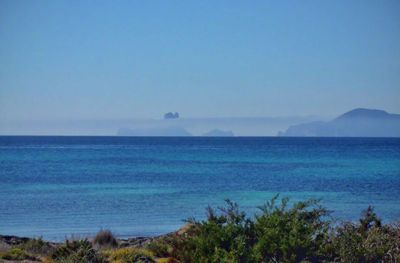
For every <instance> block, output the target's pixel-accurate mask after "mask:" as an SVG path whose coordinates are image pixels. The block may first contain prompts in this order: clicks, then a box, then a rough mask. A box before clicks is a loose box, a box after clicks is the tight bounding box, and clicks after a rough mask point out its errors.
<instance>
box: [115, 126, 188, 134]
mask: <svg viewBox="0 0 400 263" xmlns="http://www.w3.org/2000/svg"><path fill="white" fill-rule="evenodd" d="M117 135H118V136H192V134H190V133H189V132H188V131H187V130H185V129H184V128H181V127H154V128H138V129H129V128H121V129H119V130H118V132H117Z"/></svg>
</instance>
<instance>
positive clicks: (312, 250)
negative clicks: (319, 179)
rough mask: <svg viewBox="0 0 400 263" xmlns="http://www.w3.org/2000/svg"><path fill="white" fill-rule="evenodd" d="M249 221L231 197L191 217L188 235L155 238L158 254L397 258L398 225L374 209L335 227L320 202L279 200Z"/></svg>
mask: <svg viewBox="0 0 400 263" xmlns="http://www.w3.org/2000/svg"><path fill="white" fill-rule="evenodd" d="M277 200H278V197H277V196H276V197H274V198H273V199H272V200H271V201H269V202H267V203H266V204H265V205H264V206H262V207H260V213H259V214H258V215H256V216H255V218H253V219H251V218H248V217H247V216H246V214H245V213H244V212H242V211H240V210H239V207H238V205H237V204H235V203H233V202H231V201H229V200H227V201H226V207H223V208H219V209H217V210H215V209H213V208H210V207H208V208H207V219H206V220H204V221H197V220H195V219H190V220H188V221H189V223H190V224H189V226H188V227H187V229H186V231H185V232H184V233H180V234H179V233H177V234H175V235H171V236H168V237H165V238H163V239H161V240H158V241H156V242H153V243H152V244H150V245H149V247H148V248H149V249H151V250H152V251H154V253H155V254H156V255H157V256H162V257H167V256H169V257H171V258H175V259H176V260H178V261H179V262H195V263H196V262H206V263H207V262H215V263H216V262H229V263H233V262H240V263H242V262H243V263H246V262H399V260H400V228H399V226H394V225H382V223H381V220H380V219H379V218H378V216H377V215H376V214H375V212H374V210H373V208H372V207H369V208H368V209H367V210H366V211H364V213H363V217H362V218H361V219H360V222H359V223H345V224H343V225H340V226H332V225H331V221H329V218H330V217H329V212H328V211H327V210H326V209H325V208H323V207H322V206H321V205H320V204H319V200H313V199H312V200H308V201H305V202H297V203H294V204H293V205H292V206H289V202H288V199H285V198H284V199H282V200H281V202H280V203H278V202H277Z"/></svg>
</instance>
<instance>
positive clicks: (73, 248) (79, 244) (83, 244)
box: [51, 239, 104, 263]
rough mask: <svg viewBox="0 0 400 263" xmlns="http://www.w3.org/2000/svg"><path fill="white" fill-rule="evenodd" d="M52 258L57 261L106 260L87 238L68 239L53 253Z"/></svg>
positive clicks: (96, 262)
mask: <svg viewBox="0 0 400 263" xmlns="http://www.w3.org/2000/svg"><path fill="white" fill-rule="evenodd" d="M51 257H52V259H53V260H54V261H55V262H62V263H69V262H71V263H77V262H85V263H102V262H104V260H103V259H102V257H101V256H100V255H99V254H98V253H97V251H96V250H95V249H94V248H93V247H92V244H91V243H90V242H89V241H88V240H87V239H85V240H73V241H69V240H67V241H66V243H65V244H64V245H62V246H60V247H58V248H57V249H56V250H55V251H54V252H53V254H52V256H51Z"/></svg>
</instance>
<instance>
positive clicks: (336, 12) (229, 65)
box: [0, 0, 400, 121]
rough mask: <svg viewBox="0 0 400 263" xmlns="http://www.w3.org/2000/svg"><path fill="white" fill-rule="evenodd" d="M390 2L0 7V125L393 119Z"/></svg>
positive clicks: (398, 13) (7, 3) (394, 54)
mask: <svg viewBox="0 0 400 263" xmlns="http://www.w3.org/2000/svg"><path fill="white" fill-rule="evenodd" d="M399 102H400V1H398V0H393V1H387V0H381V1H368V0H363V1H349V0H345V1H342V0H337V1H319V0H318V1H317V0H315V1H308V0H305V1H296V0H293V1H285V0H283V1H282V0H279V1H173V0H171V1H155V0H154V1H122V0H118V1H100V0H98V1H85V0H82V1H76V0H72V1H71V0H68V1H61V0H57V1H53V0H49V1H43V0H38V1H20V0H0V119H3V120H29V121H31V120H60V119H62V120H77V119H120V118H162V116H163V114H164V113H165V112H169V111H178V112H179V113H180V115H181V116H182V117H187V118H195V117H258V116H308V115H318V116H335V115H338V114H341V113H343V112H345V111H348V110H350V109H353V108H357V107H364V108H378V109H384V110H387V111H388V112H393V113H400V103H399Z"/></svg>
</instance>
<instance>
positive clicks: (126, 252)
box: [109, 248, 155, 263]
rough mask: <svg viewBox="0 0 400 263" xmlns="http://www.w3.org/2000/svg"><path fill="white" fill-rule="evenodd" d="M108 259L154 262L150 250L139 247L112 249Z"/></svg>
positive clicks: (116, 261) (116, 262)
mask: <svg viewBox="0 0 400 263" xmlns="http://www.w3.org/2000/svg"><path fill="white" fill-rule="evenodd" d="M109 260H110V262H113V263H155V261H154V259H153V254H152V253H151V252H150V251H148V250H145V249H139V248H121V249H117V250H114V251H112V252H111V254H110V255H109Z"/></svg>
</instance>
